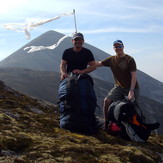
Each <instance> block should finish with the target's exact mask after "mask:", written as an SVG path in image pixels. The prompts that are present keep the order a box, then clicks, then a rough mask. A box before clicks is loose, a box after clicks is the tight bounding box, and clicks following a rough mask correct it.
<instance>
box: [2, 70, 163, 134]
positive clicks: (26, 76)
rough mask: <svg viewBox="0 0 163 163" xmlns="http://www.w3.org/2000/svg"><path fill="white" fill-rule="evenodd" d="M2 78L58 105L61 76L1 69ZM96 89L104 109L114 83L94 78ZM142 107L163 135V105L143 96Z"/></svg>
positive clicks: (54, 73)
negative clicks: (105, 99) (157, 122)
mask: <svg viewBox="0 0 163 163" xmlns="http://www.w3.org/2000/svg"><path fill="white" fill-rule="evenodd" d="M0 78H1V80H3V81H4V82H5V83H6V85H7V86H10V87H11V88H14V89H16V90H18V91H20V92H22V93H25V94H26V95H28V96H32V97H36V98H38V99H43V100H46V101H49V102H51V103H53V104H57V102H58V101H59V99H58V87H59V83H60V74H59V73H58V72H52V71H36V70H35V71H34V70H29V69H22V68H0ZM94 87H95V92H96V95H97V99H98V105H99V106H100V107H101V108H102V103H103V99H104V97H105V96H106V95H107V93H108V91H109V90H110V89H111V88H112V87H113V84H112V83H109V82H106V81H103V80H100V79H96V78H94ZM140 98H141V107H142V110H143V112H144V113H145V114H146V117H147V122H155V121H159V122H160V123H161V127H160V128H159V130H158V132H159V133H160V134H163V119H162V117H163V112H162V108H163V104H162V103H159V102H157V101H155V100H152V99H150V98H147V97H145V96H141V97H140ZM96 111H97V114H98V115H99V116H100V117H103V113H102V110H100V109H97V110H96Z"/></svg>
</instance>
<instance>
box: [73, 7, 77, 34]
mask: <svg viewBox="0 0 163 163" xmlns="http://www.w3.org/2000/svg"><path fill="white" fill-rule="evenodd" d="M73 13H74V23H75V33H77V26H76V16H75V9H74V10H73Z"/></svg>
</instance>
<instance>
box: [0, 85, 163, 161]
mask: <svg viewBox="0 0 163 163" xmlns="http://www.w3.org/2000/svg"><path fill="white" fill-rule="evenodd" d="M58 122H59V111H58V108H57V107H56V106H54V105H53V104H51V103H48V102H45V101H42V100H38V99H33V98H30V97H28V96H25V95H23V94H21V93H19V92H16V91H14V90H12V89H10V88H8V87H6V86H5V85H4V83H3V82H0V163H55V162H56V163H59V162H66V163H67V162H68V163H161V162H163V136H160V135H154V134H153V135H151V136H150V138H149V139H148V141H147V142H146V143H135V142H131V141H126V140H123V139H121V138H116V137H113V136H111V135H108V134H106V133H105V132H104V131H99V133H98V134H96V135H93V136H86V135H80V134H76V133H71V132H69V131H65V130H62V129H60V128H59V123H58Z"/></svg>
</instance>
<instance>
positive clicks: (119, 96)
mask: <svg viewBox="0 0 163 163" xmlns="http://www.w3.org/2000/svg"><path fill="white" fill-rule="evenodd" d="M128 93H129V89H126V88H121V87H120V86H116V85H115V86H114V87H113V88H112V89H111V90H110V92H109V93H108V95H107V98H109V99H111V100H112V101H117V100H123V99H124V98H125V96H126V97H127V96H128ZM134 97H135V100H136V101H135V102H136V103H137V104H139V89H135V90H134Z"/></svg>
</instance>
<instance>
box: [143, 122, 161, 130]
mask: <svg viewBox="0 0 163 163" xmlns="http://www.w3.org/2000/svg"><path fill="white" fill-rule="evenodd" d="M144 126H145V127H147V129H149V130H155V129H157V128H159V127H160V123H158V122H156V123H153V124H144Z"/></svg>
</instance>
